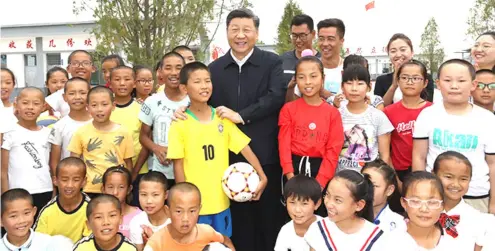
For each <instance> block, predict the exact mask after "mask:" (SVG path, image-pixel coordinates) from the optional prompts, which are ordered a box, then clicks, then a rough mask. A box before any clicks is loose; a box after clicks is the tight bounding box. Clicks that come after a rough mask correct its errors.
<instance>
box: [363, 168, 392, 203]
mask: <svg viewBox="0 0 495 251" xmlns="http://www.w3.org/2000/svg"><path fill="white" fill-rule="evenodd" d="M364 173H366V174H368V175H369V176H370V178H371V182H372V183H373V188H374V193H375V195H374V198H373V206H382V205H385V204H387V199H388V197H389V196H391V195H392V193H393V192H394V190H395V187H394V185H388V184H387V182H386V181H385V179H384V178H383V174H381V173H380V171H377V170H376V168H367V169H365V170H364V171H363V174H364Z"/></svg>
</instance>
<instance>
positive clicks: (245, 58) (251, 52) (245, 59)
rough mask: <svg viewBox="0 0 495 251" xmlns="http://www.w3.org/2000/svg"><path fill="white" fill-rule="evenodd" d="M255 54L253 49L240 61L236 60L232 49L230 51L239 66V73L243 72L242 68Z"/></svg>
mask: <svg viewBox="0 0 495 251" xmlns="http://www.w3.org/2000/svg"><path fill="white" fill-rule="evenodd" d="M253 52H254V48H253V49H251V51H250V52H249V53H248V54H247V55H246V56H245V57H244V58H243V59H242V60H239V59H238V58H236V57H235V56H234V53H233V52H232V49H231V50H230V55H231V56H232V58H233V59H234V61H235V62H236V63H237V65H239V72H241V68H242V66H243V65H244V64H245V63H246V62H247V60H248V59H249V58H250V57H251V55H253Z"/></svg>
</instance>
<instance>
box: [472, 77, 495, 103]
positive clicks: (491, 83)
mask: <svg viewBox="0 0 495 251" xmlns="http://www.w3.org/2000/svg"><path fill="white" fill-rule="evenodd" d="M476 81H477V82H478V84H477V86H476V89H474V91H473V92H472V93H471V94H472V95H473V98H474V101H475V102H476V103H479V104H481V105H492V106H493V103H494V102H495V74H491V73H480V74H477V75H476Z"/></svg>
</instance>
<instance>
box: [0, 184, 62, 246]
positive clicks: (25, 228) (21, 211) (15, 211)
mask: <svg viewBox="0 0 495 251" xmlns="http://www.w3.org/2000/svg"><path fill="white" fill-rule="evenodd" d="M1 205H2V206H1V207H2V212H1V217H2V225H3V227H4V228H5V230H6V231H7V233H6V234H5V235H4V236H3V238H2V241H0V250H2V251H4V250H22V251H30V250H32V251H52V250H60V251H70V250H72V249H71V247H72V242H71V241H70V240H69V239H67V238H65V237H59V236H57V237H56V238H54V237H52V236H49V235H47V234H43V233H37V232H34V231H33V229H31V226H32V225H33V221H34V215H35V214H36V210H37V209H36V207H35V206H34V204H33V197H32V196H31V194H29V192H28V191H26V190H24V189H22V188H14V189H11V190H8V191H7V192H5V193H3V194H2V199H1ZM52 224H54V223H52Z"/></svg>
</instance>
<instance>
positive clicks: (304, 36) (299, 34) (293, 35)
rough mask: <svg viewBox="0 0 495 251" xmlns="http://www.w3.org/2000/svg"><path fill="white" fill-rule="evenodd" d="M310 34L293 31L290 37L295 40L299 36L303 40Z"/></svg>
mask: <svg viewBox="0 0 495 251" xmlns="http://www.w3.org/2000/svg"><path fill="white" fill-rule="evenodd" d="M309 34H311V33H292V34H290V38H291V39H292V40H294V41H296V40H297V39H298V38H299V39H301V41H306V40H307V39H308V36H309Z"/></svg>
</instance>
